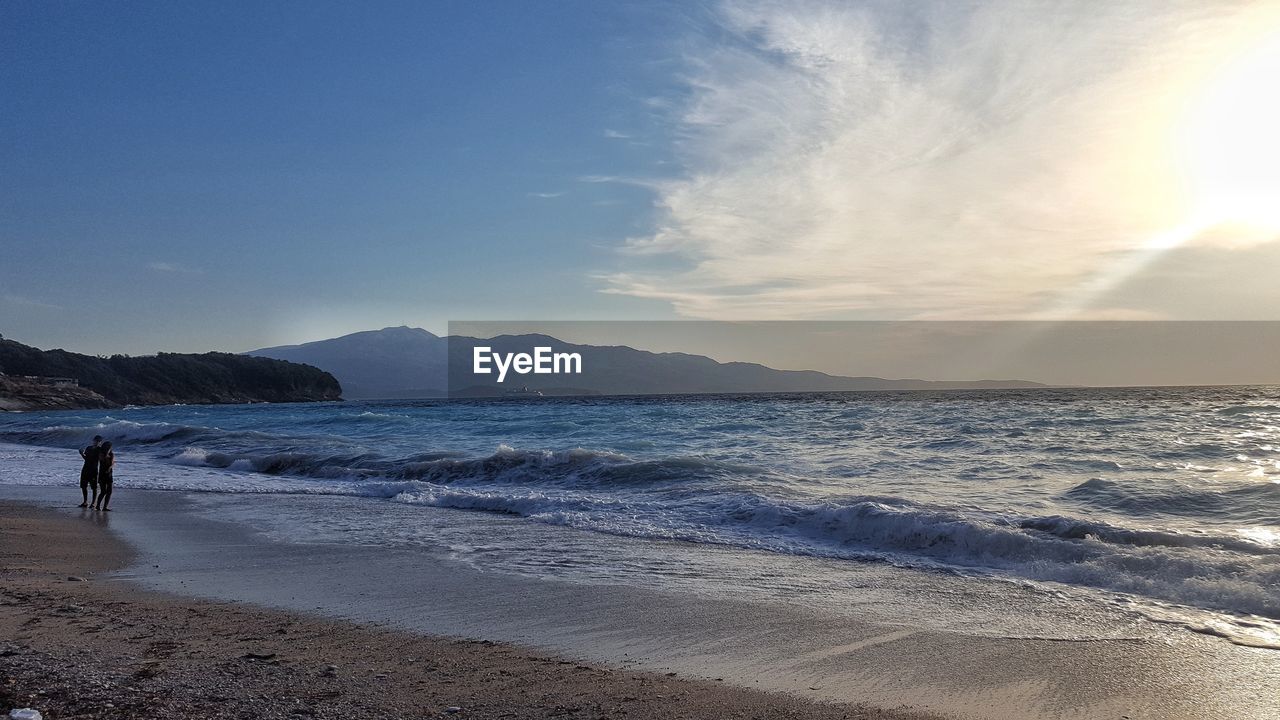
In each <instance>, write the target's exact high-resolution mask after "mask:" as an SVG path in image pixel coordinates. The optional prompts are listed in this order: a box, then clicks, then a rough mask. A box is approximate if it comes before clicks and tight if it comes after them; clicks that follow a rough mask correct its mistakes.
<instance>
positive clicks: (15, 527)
mask: <svg viewBox="0 0 1280 720" xmlns="http://www.w3.org/2000/svg"><path fill="white" fill-rule="evenodd" d="M102 518H103V516H102V515H101V514H98V515H96V516H93V517H92V518H91V519H90V521H89V522H83V521H81V520H80V519H79V518H77V517H75V516H73V515H71V514H69V513H66V512H60V511H59V510H55V509H52V508H49V507H40V506H38V505H37V504H33V503H31V502H24V501H14V500H0V559H2V562H3V566H2V568H0V576H2V577H4V579H5V583H4V587H3V589H0V593H2V595H3V599H2V601H0V636H3V637H6V638H9V640H7V641H5V642H4V643H3V644H2V646H0V674H2V675H3V677H4V678H6V684H5V685H4V686H3V688H2V689H0V705H3V706H4V707H3V709H5V710H7V709H9V708H18V707H34V708H36V709H38V710H40V711H41V712H43V713H44V714H45V717H46V718H51V719H53V718H62V717H77V718H94V719H97V718H116V717H166V718H203V717H220V718H221V717H237V716H251V717H254V718H277V717H279V718H299V717H302V718H306V717H316V718H349V717H406V718H408V717H439V716H442V715H458V716H460V717H477V718H501V717H522V718H540V717H548V718H549V717H557V718H575V717H581V718H587V717H589V718H601V717H649V716H654V717H673V718H674V717H698V718H704V717H726V718H729V717H741V718H748V717H782V718H797V719H800V718H813V719H815V720H819V719H822V720H825V719H828V718H867V719H873V718H874V719H877V720H921V719H923V718H926V717H930V716H926V715H922V714H917V713H906V712H901V711H890V710H878V709H873V708H866V707H855V706H850V705H841V704H829V703H821V702H815V701H812V700H808V699H802V698H797V697H794V696H789V695H784V694H781V693H769V692H762V691H757V690H752V689H747V688H741V687H736V686H731V685H727V684H724V683H717V682H715V681H702V680H693V679H686V678H679V677H672V676H669V675H663V674H658V673H651V672H638V671H632V670H621V669H614V668H610V667H605V666H602V665H597V664H592V663H585V662H578V661H576V660H572V659H566V658H563V657H556V656H553V655H549V654H544V653H541V652H539V651H536V650H528V649H525V648H522V647H519V646H515V645H507V644H502V643H494V642H492V641H488V640H465V639H450V638H446V637H438V636H436V637H433V636H428V635H421V634H417V633H410V632H405V631H403V630H397V629H388V628H384V627H375V626H372V625H369V624H361V623H355V622H350V621H343V620H334V619H327V618H320V617H315V616H311V615H307V614H302V613H295V612H286V611H281V610H276V609H267V608H262V607H259V606H256V605H251V604H240V603H227V602H218V601H210V600H203V599H194V598H187V597H181V596H176V595H171V594H168V593H161V592H156V591H151V590H142V589H139V588H138V587H137V586H136V584H135V583H132V582H129V581H128V580H124V579H119V578H114V577H112V575H113V573H114V572H115V571H118V570H120V569H122V568H124V567H126V566H127V565H128V563H129V561H130V560H133V559H135V558H136V557H137V554H136V550H135V549H133V548H130V547H129V546H128V545H127V544H126V543H125V542H124V541H123V540H121V539H119V538H118V537H115V534H114V533H113V532H112V531H110V530H109V529H107V528H106V527H104V525H103V522H102ZM73 578H74V579H73ZM450 708H460V709H459V710H453V711H450Z"/></svg>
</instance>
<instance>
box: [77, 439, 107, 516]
mask: <svg viewBox="0 0 1280 720" xmlns="http://www.w3.org/2000/svg"><path fill="white" fill-rule="evenodd" d="M101 443H102V436H101V435H94V436H93V444H92V445H90V446H89V447H87V448H84V449H82V450H80V457H82V458H84V467H82V468H80V494H81V495H82V496H83V497H84V502H82V503H80V507H89V505H90V502H89V488H93V502H94V503H97V502H98V452H99V449H100V448H99V446H100V444H101Z"/></svg>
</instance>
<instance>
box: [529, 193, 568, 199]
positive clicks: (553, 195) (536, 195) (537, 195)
mask: <svg viewBox="0 0 1280 720" xmlns="http://www.w3.org/2000/svg"><path fill="white" fill-rule="evenodd" d="M563 195H564V192H563V191H561V192H531V193H529V197H532V198H542V199H543V200H550V199H552V198H558V197H561V196H563Z"/></svg>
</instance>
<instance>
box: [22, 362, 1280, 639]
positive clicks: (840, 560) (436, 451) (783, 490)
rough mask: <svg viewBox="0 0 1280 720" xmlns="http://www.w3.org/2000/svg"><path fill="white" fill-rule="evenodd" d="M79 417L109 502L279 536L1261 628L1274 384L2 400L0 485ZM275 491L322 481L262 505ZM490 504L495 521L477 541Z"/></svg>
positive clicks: (1276, 537) (62, 472)
mask: <svg viewBox="0 0 1280 720" xmlns="http://www.w3.org/2000/svg"><path fill="white" fill-rule="evenodd" d="M94 435H102V436H104V437H106V438H107V439H109V440H110V441H111V442H112V443H113V444H114V446H115V450H116V453H117V457H118V459H117V469H116V501H115V502H116V504H117V505H125V504H126V502H127V495H128V492H129V489H131V488H146V489H156V490H173V491H184V492H186V493H188V494H190V495H192V496H193V497H197V498H204V502H207V503H211V504H213V505H217V504H218V503H221V506H222V507H223V508H224V509H225V508H227V507H237V508H240V514H241V516H242V519H245V520H246V521H247V522H256V523H258V524H259V525H261V526H262V529H263V530H264V531H267V532H270V533H273V534H274V535H276V536H279V537H281V538H283V539H286V540H288V539H293V540H297V541H306V540H307V539H308V538H313V537H317V536H318V535H317V534H318V533H319V534H325V537H327V538H329V539H332V538H333V537H337V538H338V539H339V540H340V541H343V542H351V543H359V544H362V545H372V546H379V545H386V546H395V547H406V546H408V547H414V546H421V547H422V548H423V551H424V552H427V551H439V550H440V549H441V548H444V550H445V551H447V552H449V553H451V554H453V555H454V556H455V557H461V558H463V559H465V560H466V561H467V562H469V563H470V564H472V565H473V566H475V567H479V568H482V569H487V570H491V571H493V572H512V573H520V574H524V575H533V576H546V577H556V578H561V579H563V578H568V579H571V580H574V581H578V582H586V583H606V584H623V585H625V584H628V583H634V584H644V585H649V586H656V587H672V586H680V587H684V588H694V589H695V590H696V589H697V588H699V587H707V588H711V587H720V588H721V589H723V588H724V587H725V586H726V585H725V583H730V584H731V585H732V591H733V592H734V593H735V594H738V595H746V596H750V595H752V594H759V595H761V596H767V595H770V594H772V595H783V596H786V597H787V598H789V599H790V601H796V602H823V601H825V602H849V601H850V600H849V598H855V597H856V596H857V593H858V592H862V591H861V590H859V588H850V587H842V588H839V591H840V592H839V593H835V592H834V590H833V588H834V587H835V585H837V584H839V583H840V582H841V581H840V579H839V577H838V574H837V573H836V571H835V570H830V571H828V570H817V569H815V568H827V569H830V568H836V569H838V568H842V567H844V568H857V567H871V566H885V567H892V568H897V569H901V570H902V571H903V572H905V573H907V577H908V578H910V577H918V578H920V579H921V581H922V583H923V582H924V581H925V580H927V579H928V578H936V577H940V576H946V577H948V578H951V579H954V580H955V581H957V582H966V581H968V580H972V581H973V582H982V583H987V584H989V583H992V582H995V583H1008V584H1010V585H1011V586H1017V587H1019V588H1020V589H1022V590H1026V589H1028V588H1029V589H1030V590H1031V591H1032V592H1034V593H1042V594H1043V596H1044V598H1045V599H1046V603H1049V602H1050V600H1051V599H1054V598H1062V597H1071V598H1074V599H1076V600H1077V601H1079V602H1084V603H1089V604H1095V605H1098V606H1108V607H1114V608H1120V609H1123V610H1124V611H1125V612H1131V613H1134V614H1136V615H1138V616H1141V617H1143V618H1147V619H1148V620H1151V621H1154V622H1157V623H1175V624H1181V625H1183V626H1184V627H1186V628H1187V629H1189V630H1194V631H1196V632H1200V633H1207V634H1210V635H1216V636H1220V637H1222V638H1224V639H1225V640H1229V641H1231V642H1235V643H1238V644H1245V645H1250V646H1254V647H1261V648H1275V649H1280V387H1239V386H1235V387H1169V388H1108V389H1088V388H1081V389H1032V390H998V391H996V390H980V391H979V390H974V391H967V390H956V391H931V392H860V393H858V392H854V393H812V394H775V395H770V394H753V395H688V396H661V397H654V396H645V397H581V398H551V397H510V398H493V399H474V400H413V401H348V402H333V403H314V404H254V405H225V406H165V407H127V408H123V409H115V410H78V411H57V412H25V413H6V414H0V483H4V484H15V485H64V486H67V487H68V492H69V493H70V494H72V495H75V496H76V498H75V499H76V500H77V501H78V492H76V490H75V489H74V486H75V484H76V482H77V478H78V472H79V464H80V460H79V458H78V456H77V455H76V453H75V448H77V447H81V446H84V445H86V444H88V443H89V442H90V440H91V438H92V437H93V436H94ZM298 496H341V497H342V501H341V502H340V503H336V504H333V505H332V506H323V505H316V504H314V503H311V504H305V505H297V504H288V503H283V502H282V503H280V504H279V505H278V508H280V509H279V510H275V509H273V507H277V506H273V504H272V500H271V498H272V497H277V498H282V499H283V498H290V497H292V498H297V497H298ZM315 507H328V508H329V509H327V510H323V511H310V510H307V509H306V508H315ZM285 508H287V509H288V511H286V510H285ZM299 508H302V509H299ZM255 513H256V514H255ZM308 513H311V514H308ZM441 517H448V518H452V519H453V520H452V521H449V522H445V523H442V522H441V520H440V518H441ZM497 518H501V520H502V522H503V523H505V524H504V527H516V528H519V529H520V534H519V537H520V539H519V541H514V540H513V541H511V542H505V543H504V542H503V541H502V540H501V538H496V537H495V535H494V527H495V524H494V522H490V521H489V520H490V519H495V522H496V519H497ZM469 519H470V520H469ZM335 533H337V534H336V535H335ZM513 537H514V536H513ZM538 538H546V541H539V540H538ZM620 539H626V542H627V543H631V544H630V545H627V546H626V547H628V548H631V549H630V550H627V551H626V552H619V551H617V547H619V546H618V545H617V542H613V541H619V540H620ZM637 541H643V542H644V547H645V548H647V550H645V551H644V552H638V551H635V550H634V548H635V547H637V545H636V542H637ZM610 547H612V548H614V550H612V551H606V548H610ZM743 557H756V558H778V559H779V564H777V565H776V567H777V568H784V569H783V570H777V571H776V572H767V573H766V572H755V573H752V572H749V571H746V570H744V567H746V566H744V563H743V560H742V558H743ZM787 558H791V559H802V558H805V559H821V562H820V563H817V564H815V563H813V562H809V563H807V564H806V563H802V562H796V563H793V564H791V565H787V564H786V562H783V561H784V560H786V559H787ZM753 564H754V565H756V566H759V565H760V563H746V565H753ZM785 568H792V569H791V570H786V569H785ZM747 569H749V568H747ZM897 577H901V573H899V575H898V576H897ZM909 584H910V583H908V585H909ZM926 584H927V583H926ZM860 587H861V586H860ZM1046 606H1047V605H1046ZM938 622H945V620H941V621H938ZM1132 631H1133V628H1132V627H1129V628H1126V630H1125V632H1132Z"/></svg>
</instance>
